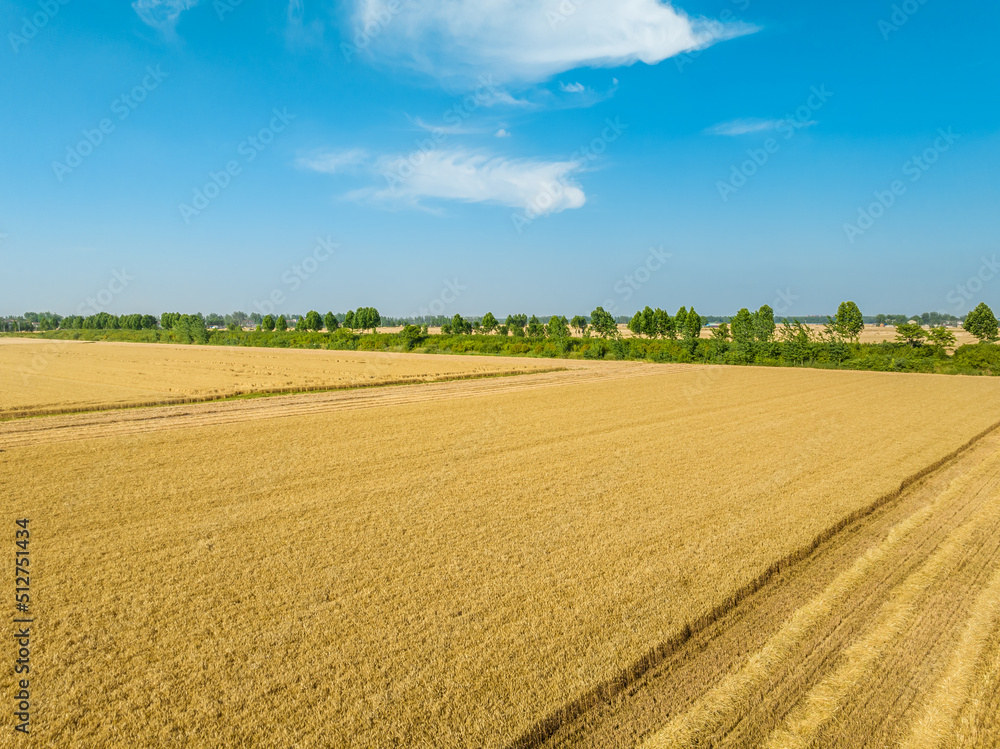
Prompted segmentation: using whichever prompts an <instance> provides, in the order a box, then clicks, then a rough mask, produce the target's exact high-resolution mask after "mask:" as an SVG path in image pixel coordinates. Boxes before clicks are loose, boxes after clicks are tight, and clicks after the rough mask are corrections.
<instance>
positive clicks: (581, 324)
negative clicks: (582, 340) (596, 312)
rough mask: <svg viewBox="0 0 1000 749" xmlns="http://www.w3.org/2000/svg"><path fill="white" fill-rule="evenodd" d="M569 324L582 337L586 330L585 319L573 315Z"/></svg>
mask: <svg viewBox="0 0 1000 749" xmlns="http://www.w3.org/2000/svg"><path fill="white" fill-rule="evenodd" d="M569 324H570V325H572V326H573V327H574V328H576V330H577V332H578V333H579V334H580V335H583V334H584V332H585V331H586V330H587V325H588V324H587V318H586V317H584V316H583V315H573V319H572V320H570V321H569Z"/></svg>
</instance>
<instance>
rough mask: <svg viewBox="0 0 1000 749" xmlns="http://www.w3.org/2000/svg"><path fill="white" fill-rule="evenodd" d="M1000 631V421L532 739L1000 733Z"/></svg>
mask: <svg viewBox="0 0 1000 749" xmlns="http://www.w3.org/2000/svg"><path fill="white" fill-rule="evenodd" d="M998 639H1000V434H997V433H996V432H994V433H993V434H992V435H990V436H988V437H986V438H985V439H983V440H982V441H980V442H979V443H978V444H976V445H975V446H974V447H972V448H971V449H970V450H969V451H967V452H966V453H964V454H963V455H961V456H960V457H959V458H957V459H956V460H955V461H953V462H951V463H950V464H948V465H947V466H945V467H944V468H942V469H941V470H939V471H937V472H935V473H933V474H931V475H930V476H928V477H927V478H925V479H923V480H922V481H921V482H920V483H918V484H916V485H914V486H912V487H910V488H909V489H908V490H906V491H905V492H904V493H903V494H902V495H901V496H900V497H899V498H898V499H897V500H895V501H893V502H891V503H889V504H888V505H886V506H885V507H883V508H882V509H881V510H879V511H877V512H876V513H874V514H873V515H871V516H869V517H867V518H865V519H864V520H862V521H859V522H857V523H855V524H854V525H853V526H850V527H848V528H847V529H845V530H844V531H842V532H841V533H839V534H838V535H836V536H835V537H834V538H833V539H832V540H830V541H828V542H827V543H826V544H824V545H823V546H822V547H820V549H818V550H817V552H816V553H814V554H813V555H812V556H810V557H809V558H807V559H806V560H805V561H803V562H801V563H799V564H797V565H794V566H793V567H791V568H790V569H788V570H787V571H785V572H783V573H780V574H779V575H778V576H777V577H776V578H774V579H773V580H772V581H771V582H770V583H769V584H768V585H766V586H765V587H764V588H762V589H761V590H760V591H758V592H757V593H756V594H754V595H752V596H750V597H749V598H747V599H746V600H744V601H742V602H741V603H740V604H738V605H737V606H736V608H735V609H733V610H732V611H730V612H729V613H728V614H727V615H726V616H724V617H723V618H721V619H720V620H718V621H716V622H715V623H714V624H713V625H711V626H709V627H708V628H707V629H705V630H703V631H701V632H699V633H697V634H694V635H693V636H692V637H691V638H690V639H689V640H687V641H686V642H685V643H684V644H683V645H681V646H680V647H678V648H677V649H676V650H675V651H674V652H673V653H672V654H670V655H667V656H665V657H664V658H663V660H662V661H661V662H659V663H658V664H657V665H656V666H655V667H653V668H651V669H650V670H648V671H647V672H646V673H645V674H644V675H643V676H642V677H641V678H639V679H637V680H635V681H634V682H633V683H629V684H627V685H621V686H620V687H619V688H614V687H609V689H608V693H609V694H610V693H612V692H617V694H616V695H615V696H614V697H610V698H607V699H605V700H603V701H602V702H600V704H598V705H597V706H596V707H593V708H592V709H589V710H586V711H585V712H583V713H582V714H581V715H578V716H577V717H576V719H575V720H572V721H569V722H565V723H564V724H563V725H562V726H561V727H560V728H559V729H558V730H557V731H556V732H555V733H554V734H552V735H550V737H549V738H548V740H547V741H538V740H532V739H531V738H530V737H525V738H524V739H523V740H522V741H521V742H520V743H519V746H544V747H571V746H572V747H595V748H596V747H600V748H601V749H608V748H610V747H636V746H641V747H644V748H645V749H654V748H658V747H689V746H698V747H751V746H753V747H756V746H766V747H776V748H778V747H780V748H782V749H786V748H791V747H819V746H822V747H862V746H868V747H870V746H899V745H902V746H906V747H931V746H945V745H954V746H965V745H969V746H972V745H975V746H997V745H1000V723H998V719H997V717H996V712H995V709H996V706H997V703H998V698H997V694H998V691H997V687H998V676H1000V644H998ZM958 736H961V737H963V738H961V739H956V737H958Z"/></svg>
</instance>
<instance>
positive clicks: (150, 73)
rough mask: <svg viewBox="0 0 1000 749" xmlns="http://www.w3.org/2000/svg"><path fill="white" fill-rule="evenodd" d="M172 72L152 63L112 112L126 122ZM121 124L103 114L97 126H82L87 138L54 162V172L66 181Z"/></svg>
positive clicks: (83, 134)
mask: <svg viewBox="0 0 1000 749" xmlns="http://www.w3.org/2000/svg"><path fill="white" fill-rule="evenodd" d="M169 76H170V74H169V73H164V72H163V71H162V70H161V69H160V66H159V65H157V66H156V67H155V68H154V67H153V66H151V65H150V66H148V67H147V68H146V75H145V76H143V79H142V81H140V82H139V83H138V84H137V85H135V86H133V87H132V90H131V91H129V92H127V93H124V94H122V95H121V96H119V97H118V98H116V99H115V100H114V101H112V102H111V104H110V109H111V114H113V115H115V117H116V119H117V120H118V122H124V121H125V120H127V119H128V118H129V116H130V115H131V114H132V112H134V111H135V110H136V109H137V108H138V107H139V105H140V104H142V102H144V101H146V99H147V98H148V97H149V95H150V94H151V93H152V92H153V91H155V90H156V89H158V88H159V87H160V84H161V83H163V81H165V80H166V79H167V78H168V77H169ZM117 128H118V125H117V124H116V123H115V121H114V120H113V119H112V118H111V117H103V118H102V119H101V120H100V121H99V122H98V123H97V126H96V127H94V128H91V129H84V130H82V131H81V133H80V134H81V135H82V136H83V138H82V139H81V140H80V141H79V142H77V143H76V144H75V145H70V146H67V147H66V158H65V159H64V160H63V161H53V162H52V173H53V174H55V177H56V180H58V181H59V182H60V183H62V182H63V181H64V180H65V179H66V177H68V176H69V175H70V174H72V173H73V172H74V171H75V170H76V169H78V168H80V166H82V165H83V162H84V161H85V160H86V159H87V158H88V157H89V156H90V155H91V154H93V153H94V152H95V151H96V150H97V149H98V148H100V147H101V145H103V143H104V141H105V140H106V139H107V137H108V136H109V135H111V134H112V133H113V132H115V130H116V129H117Z"/></svg>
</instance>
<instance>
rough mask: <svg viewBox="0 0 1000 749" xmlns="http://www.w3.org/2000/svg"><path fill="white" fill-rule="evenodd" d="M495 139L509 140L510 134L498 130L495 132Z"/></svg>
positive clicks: (502, 129) (503, 130)
mask: <svg viewBox="0 0 1000 749" xmlns="http://www.w3.org/2000/svg"><path fill="white" fill-rule="evenodd" d="M496 137H497V138H509V137H510V133H509V132H508V131H507V130H506V129H504V128H500V129H499V130H497V132H496Z"/></svg>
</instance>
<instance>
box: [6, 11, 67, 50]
mask: <svg viewBox="0 0 1000 749" xmlns="http://www.w3.org/2000/svg"><path fill="white" fill-rule="evenodd" d="M70 2H71V0H40V2H39V3H38V10H37V11H35V12H34V13H33V14H31V15H30V16H25V17H24V18H22V19H21V29H20V31H21V33H20V34H15V33H14V32H13V31H11V32H10V33H9V34H7V41H9V42H10V48H11V49H12V50H14V54H15V55H16V54H17V53H18V52H20V51H21V47H23V46H24V45H25V44H27V43H28V42H30V41H31V40H32V39H34V38H35V37H36V36H38V33H39V32H40V31H41V30H42V29H44V28H45V27H46V26H48V25H49V23H50V22H51V21H52V19H53V18H55V17H56V16H57V15H59V8H60V7H62V6H65V5H69V4H70Z"/></svg>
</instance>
